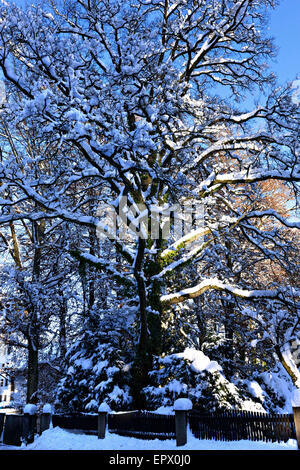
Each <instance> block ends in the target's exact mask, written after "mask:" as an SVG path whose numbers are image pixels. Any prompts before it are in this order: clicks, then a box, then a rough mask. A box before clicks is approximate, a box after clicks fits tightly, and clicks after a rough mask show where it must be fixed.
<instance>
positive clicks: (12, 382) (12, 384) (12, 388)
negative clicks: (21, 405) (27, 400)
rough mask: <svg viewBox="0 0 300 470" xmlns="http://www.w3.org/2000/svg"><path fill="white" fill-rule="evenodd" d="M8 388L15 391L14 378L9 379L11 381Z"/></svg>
mask: <svg viewBox="0 0 300 470" xmlns="http://www.w3.org/2000/svg"><path fill="white" fill-rule="evenodd" d="M10 390H11V391H12V392H14V391H15V379H14V378H12V379H11V382H10Z"/></svg>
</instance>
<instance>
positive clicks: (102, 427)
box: [98, 402, 110, 439]
mask: <svg viewBox="0 0 300 470" xmlns="http://www.w3.org/2000/svg"><path fill="white" fill-rule="evenodd" d="M109 412H110V407H109V406H108V404H107V403H105V402H103V403H101V405H100V406H99V408H98V439H104V438H105V431H106V426H107V413H109Z"/></svg>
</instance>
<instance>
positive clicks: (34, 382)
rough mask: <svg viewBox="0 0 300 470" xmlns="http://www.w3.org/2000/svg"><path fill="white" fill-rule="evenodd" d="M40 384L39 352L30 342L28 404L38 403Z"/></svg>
mask: <svg viewBox="0 0 300 470" xmlns="http://www.w3.org/2000/svg"><path fill="white" fill-rule="evenodd" d="M38 384H39V352H38V348H37V347H36V346H35V344H34V342H33V341H31V340H30V339H29V340H28V360H27V396H26V400H27V403H34V404H35V403H37V402H38Z"/></svg>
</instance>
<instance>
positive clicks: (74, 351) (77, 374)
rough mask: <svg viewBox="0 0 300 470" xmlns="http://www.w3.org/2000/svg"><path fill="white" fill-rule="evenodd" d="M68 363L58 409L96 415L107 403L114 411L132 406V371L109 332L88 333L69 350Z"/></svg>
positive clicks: (61, 384)
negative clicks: (130, 388) (130, 385)
mask: <svg viewBox="0 0 300 470" xmlns="http://www.w3.org/2000/svg"><path fill="white" fill-rule="evenodd" d="M67 363H68V368H67V372H66V374H65V377H64V378H63V379H62V381H61V382H60V384H59V387H58V393H57V399H56V404H55V405H56V409H59V410H66V411H70V412H83V411H85V412H97V410H98V408H99V405H100V404H101V403H104V402H105V403H107V404H108V405H109V407H110V408H111V409H112V410H126V409H128V408H129V407H130V404H131V402H132V398H131V396H130V390H129V376H130V372H129V369H130V368H129V366H128V365H127V364H126V363H125V361H124V356H123V354H122V353H121V351H120V349H119V348H118V347H117V346H116V345H115V344H114V343H113V341H112V340H111V337H110V335H109V334H108V333H106V334H104V333H101V334H100V333H98V334H95V332H91V331H86V332H85V333H84V335H83V338H82V339H81V340H79V341H77V342H76V343H75V344H74V345H73V346H72V347H71V348H70V350H69V351H68V354H67Z"/></svg>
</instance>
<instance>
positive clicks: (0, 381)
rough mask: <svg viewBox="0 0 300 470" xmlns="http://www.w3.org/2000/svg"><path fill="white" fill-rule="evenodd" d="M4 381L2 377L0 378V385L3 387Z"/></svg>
mask: <svg viewBox="0 0 300 470" xmlns="http://www.w3.org/2000/svg"><path fill="white" fill-rule="evenodd" d="M3 383H4V380H3V379H1V380H0V387H3Z"/></svg>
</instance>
